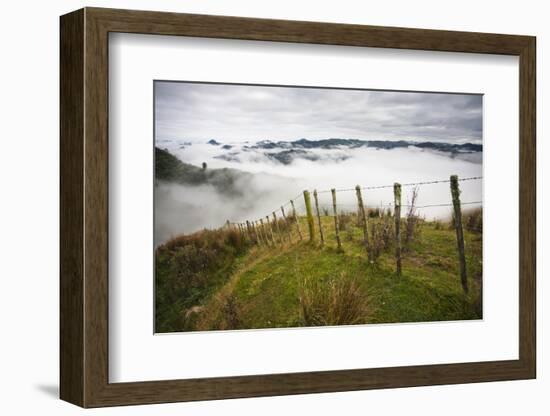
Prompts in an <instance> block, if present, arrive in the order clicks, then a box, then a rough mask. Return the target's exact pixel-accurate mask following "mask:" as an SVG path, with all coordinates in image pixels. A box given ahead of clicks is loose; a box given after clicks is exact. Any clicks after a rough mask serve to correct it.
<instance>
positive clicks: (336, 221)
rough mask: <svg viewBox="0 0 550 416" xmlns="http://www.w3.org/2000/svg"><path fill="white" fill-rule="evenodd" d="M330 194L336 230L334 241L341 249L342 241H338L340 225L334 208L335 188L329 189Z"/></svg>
mask: <svg viewBox="0 0 550 416" xmlns="http://www.w3.org/2000/svg"><path fill="white" fill-rule="evenodd" d="M330 193H331V194H332V209H333V210H334V231H335V232H336V243H337V244H338V250H342V242H341V241H340V226H339V224H338V210H337V209H336V189H334V188H332V189H331V190H330Z"/></svg>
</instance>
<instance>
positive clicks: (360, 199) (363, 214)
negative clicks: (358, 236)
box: [355, 185, 370, 251]
mask: <svg viewBox="0 0 550 416" xmlns="http://www.w3.org/2000/svg"><path fill="white" fill-rule="evenodd" d="M355 193H356V194H357V205H358V207H359V215H360V216H361V226H362V227H363V242H364V243H365V248H366V249H367V251H370V247H369V228H368V224H367V213H366V212H365V205H363V197H362V195H361V187H360V186H359V185H357V186H356V187H355Z"/></svg>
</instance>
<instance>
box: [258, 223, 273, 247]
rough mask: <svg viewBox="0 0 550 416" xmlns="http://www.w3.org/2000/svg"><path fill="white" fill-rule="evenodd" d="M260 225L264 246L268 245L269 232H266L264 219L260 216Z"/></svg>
mask: <svg viewBox="0 0 550 416" xmlns="http://www.w3.org/2000/svg"><path fill="white" fill-rule="evenodd" d="M260 226H261V227H262V232H263V234H264V239H265V243H266V246H270V245H271V244H270V241H269V234H268V233H267V230H266V227H265V225H264V220H263V219H262V218H260Z"/></svg>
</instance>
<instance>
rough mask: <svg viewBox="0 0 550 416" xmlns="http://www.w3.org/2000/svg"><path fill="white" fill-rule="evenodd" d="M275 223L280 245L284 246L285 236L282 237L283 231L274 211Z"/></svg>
mask: <svg viewBox="0 0 550 416" xmlns="http://www.w3.org/2000/svg"><path fill="white" fill-rule="evenodd" d="M273 222H274V223H275V230H276V231H277V238H278V239H279V243H281V244H283V243H284V241H283V236H282V235H281V229H280V228H279V221H278V220H277V214H275V211H273Z"/></svg>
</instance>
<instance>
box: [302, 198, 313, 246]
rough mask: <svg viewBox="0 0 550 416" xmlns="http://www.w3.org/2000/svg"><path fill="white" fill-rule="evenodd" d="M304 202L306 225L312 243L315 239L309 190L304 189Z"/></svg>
mask: <svg viewBox="0 0 550 416" xmlns="http://www.w3.org/2000/svg"><path fill="white" fill-rule="evenodd" d="M304 202H305V205H306V216H307V226H308V229H309V241H310V242H311V243H313V242H314V241H315V225H314V223H313V211H312V209H311V198H310V196H309V191H304Z"/></svg>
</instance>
